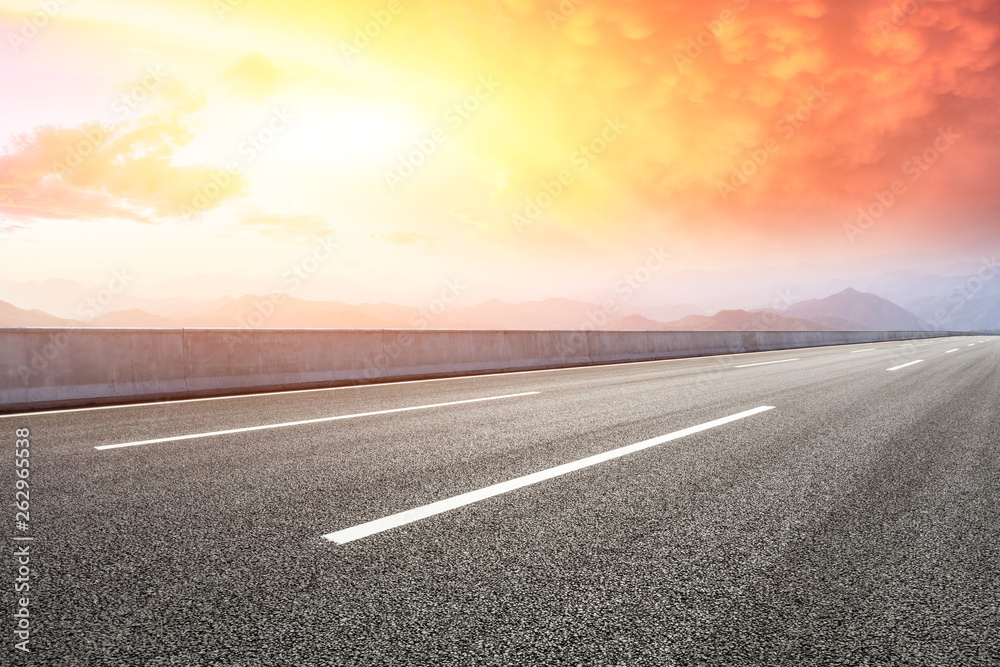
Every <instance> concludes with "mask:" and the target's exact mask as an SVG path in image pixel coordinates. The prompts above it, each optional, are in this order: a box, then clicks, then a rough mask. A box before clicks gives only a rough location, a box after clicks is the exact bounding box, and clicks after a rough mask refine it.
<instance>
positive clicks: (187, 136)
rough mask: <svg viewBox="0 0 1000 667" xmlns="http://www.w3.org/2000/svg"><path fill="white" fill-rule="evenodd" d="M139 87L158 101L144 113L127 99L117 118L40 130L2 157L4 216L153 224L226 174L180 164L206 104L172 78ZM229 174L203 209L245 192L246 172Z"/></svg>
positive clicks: (172, 214)
mask: <svg viewBox="0 0 1000 667" xmlns="http://www.w3.org/2000/svg"><path fill="white" fill-rule="evenodd" d="M140 89H141V90H143V91H145V92H146V93H147V94H146V95H143V97H144V98H145V97H147V96H149V97H152V98H153V99H154V101H153V102H152V108H151V109H150V110H148V111H146V112H145V113H142V114H139V111H138V109H139V107H138V106H137V105H134V104H132V102H130V100H134V99H135V98H136V97H137V96H133V97H123V98H121V99H120V100H119V102H118V103H116V106H115V113H116V117H115V119H113V120H111V119H108V120H105V121H102V122H91V123H85V124H83V125H80V126H78V127H74V128H64V127H52V126H47V127H40V128H37V129H35V130H34V131H33V132H31V133H30V134H26V135H22V136H19V137H16V138H15V139H14V140H13V141H12V142H11V143H10V144H9V146H8V147H7V150H6V151H5V152H4V153H3V154H2V155H0V183H2V185H0V215H2V216H4V217H6V218H13V219H22V220H23V219H32V218H36V219H45V218H50V219H51V218H55V219H72V218H79V219H88V218H122V219H129V220H136V221H141V222H153V221H155V220H158V219H161V218H170V217H175V216H179V215H181V214H182V212H183V208H184V206H188V207H191V206H192V204H191V202H192V201H193V200H194V198H195V197H196V196H197V193H198V192H199V191H200V190H203V189H204V188H205V186H206V184H209V183H213V182H214V180H213V176H214V177H218V176H219V173H220V172H218V170H215V169H213V168H210V167H206V166H201V165H193V166H187V165H185V166H182V165H178V164H175V163H174V161H173V157H174V154H175V153H176V152H177V151H178V150H179V149H180V148H182V147H184V146H186V145H187V144H188V143H190V142H191V141H192V139H193V134H192V131H191V127H190V119H191V116H192V115H193V114H194V113H196V112H197V111H198V110H199V108H200V107H201V106H202V105H203V103H204V102H203V100H202V99H201V98H200V97H199V96H197V95H195V94H193V93H191V91H190V90H188V89H187V88H186V87H185V86H184V85H183V84H181V83H180V82H179V81H177V80H174V79H170V78H166V77H164V78H163V79H156V80H155V81H154V80H148V79H147V80H144V81H143V82H140V83H137V84H135V86H133V88H132V90H133V91H135V90H140ZM143 108H146V107H143ZM133 115H136V117H134V118H133V117H132V116H133ZM227 176H229V177H228V178H226V179H218V178H216V179H215V180H220V181H223V180H224V181H225V182H226V185H225V186H224V187H222V188H220V189H219V192H218V195H217V196H215V197H213V198H210V199H205V202H204V204H201V205H200V206H198V207H197V208H200V209H201V210H209V209H212V208H216V207H217V206H219V205H220V204H221V203H222V202H223V201H226V200H227V199H229V198H231V197H234V196H237V195H239V194H240V193H241V192H242V191H243V189H244V187H245V181H244V180H243V178H242V177H241V176H239V175H238V174H237V175H227ZM199 203H200V202H199Z"/></svg>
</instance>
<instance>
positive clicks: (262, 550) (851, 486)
mask: <svg viewBox="0 0 1000 667" xmlns="http://www.w3.org/2000/svg"><path fill="white" fill-rule="evenodd" d="M980 341H982V342H980ZM949 350H954V351H952V352H949ZM917 361H919V362H920V363H913V362H917ZM768 362H780V363H768ZM748 364H763V365H748ZM890 368H895V369H897V370H888V369H890ZM497 397H505V398H497ZM479 399H492V400H479ZM470 401H472V402H470ZM438 404H446V405H438ZM431 405H436V407H423V406H431ZM998 406H1000V339H997V338H984V337H970V338H959V339H934V340H929V341H919V342H917V343H916V344H907V345H901V344H900V343H882V344H874V345H851V346H838V347H824V348H814V349H807V350H792V351H777V352H766V353H755V354H745V355H733V356H726V357H709V358H700V359H684V360H671V361H662V362H648V363H636V364H622V365H613V366H601V367H589V368H576V369H562V370H554V371H540V372H525V373H512V374H500V375H491V376H480V377H471V378H454V379H446V380H436V381H423V382H410V383H396V384H387V385H374V386H367V387H354V388H341V389H334V390H322V391H305V392H292V393H283V394H277V395H263V396H248V397H236V398H225V399H213V400H195V401H183V402H173V403H163V404H149V405H141V406H131V407H120V408H98V409H89V410H73V411H64V412H53V413H47V414H34V415H26V416H2V417H0V434H2V438H0V441H2V442H4V443H5V444H4V447H5V448H6V449H7V451H8V452H10V451H11V450H12V449H13V448H14V440H15V428H24V427H27V428H30V431H31V436H30V439H31V445H30V447H31V467H30V470H31V477H30V480H31V522H30V529H29V531H27V533H18V532H17V531H16V530H13V528H12V531H13V534H14V535H20V536H24V535H29V536H33V537H34V539H33V541H31V542H30V548H31V567H32V574H31V594H32V604H31V607H30V612H31V623H32V626H31V628H32V630H31V640H30V647H31V651H32V652H31V653H30V654H28V655H25V654H22V653H20V652H17V651H15V650H14V649H13V647H12V644H13V642H14V640H13V639H11V637H12V636H13V635H12V633H11V631H10V629H9V628H11V627H12V625H11V615H10V613H5V614H4V617H5V618H7V619H8V620H7V621H5V624H7V626H8V628H5V629H4V636H5V637H7V638H8V646H6V647H4V650H5V652H6V653H7V655H9V656H11V660H12V662H11V663H10V664H37V665H184V666H191V665H229V666H249V665H517V666H521V665H576V664H580V665H623V666H625V665H628V666H631V665H657V666H659V665H695V664H719V665H732V664H736V665H755V664H761V665H811V664H817V665H818V664H823V665H829V664H844V665H886V664H899V665H903V664H905V665H989V664H994V665H995V664H1000V608H998V607H1000V407H998ZM400 408H419V409H412V410H406V411H398V410H399V409H400ZM755 408H762V410H760V411H758V412H756V413H753V414H748V415H745V416H742V417H741V418H739V419H736V420H733V421H729V422H728V423H721V424H717V425H714V426H712V425H711V424H710V423H711V422H714V421H715V420H719V419H721V418H725V417H730V416H734V415H740V414H741V413H744V412H746V411H751V410H754V409H755ZM763 408H772V409H766V410H765V409H763ZM387 411H391V412H387ZM367 413H378V414H367ZM349 415H363V416H356V417H350V418H343V419H338V420H327V418H329V417H334V416H339V417H345V416H349ZM309 420H325V421H311V422H309V423H299V424H293V425H285V426H281V427H277V428H261V429H257V430H250V431H248V430H242V429H247V428H250V427H257V426H273V425H278V424H288V423H289V422H302V421H309ZM706 424H709V426H704V427H703V428H702V429H701V430H698V429H692V431H693V432H688V433H687V434H686V435H685V432H684V430H685V429H691V427H698V426H703V425H706ZM218 431H234V432H229V433H221V434H215V435H201V434H207V433H214V432H218ZM678 432H681V433H678ZM670 434H674V435H673V436H672V438H668V439H663V438H661V440H665V441H662V442H660V441H653V445H655V446H648V447H646V448H644V449H641V450H639V451H628V450H625V451H624V452H619V453H623V455H621V456H618V457H617V458H608V459H607V460H597V461H596V462H593V464H592V465H589V466H588V467H582V468H581V469H577V470H572V471H568V472H565V474H558V473H559V472H560V470H561V469H556V470H555V471H554V472H552V473H551V476H550V477H549V478H548V479H544V480H541V481H537V482H536V483H533V484H529V485H521V486H520V487H519V488H512V489H510V490H507V491H506V492H504V493H500V494H499V495H492V496H489V494H488V493H487V494H480V496H482V495H487V496H489V497H481V498H480V497H479V496H476V495H475V494H473V495H472V496H469V495H463V494H470V493H471V492H476V491H479V490H482V489H487V488H489V487H491V485H496V484H499V483H503V482H508V481H511V480H517V479H518V478H521V477H522V476H525V475H530V474H533V473H538V472H541V471H552V469H553V468H554V467H556V466H562V465H564V464H568V463H572V462H575V461H581V460H586V459H587V457H593V456H595V455H599V454H602V453H606V452H613V451H615V450H617V449H619V448H623V447H627V446H629V445H633V444H637V443H643V442H645V443H646V444H647V445H649V444H650V443H649V442H647V441H650V440H651V439H655V438H660V437H661V436H666V435H670ZM184 435H190V436H196V437H191V438H188V439H183V440H171V441H162V442H153V443H147V444H133V443H137V442H144V441H148V440H155V439H160V438H169V437H174V436H184ZM109 445H131V446H124V447H116V448H109V449H97V447H105V446H109ZM4 458H5V460H7V461H8V465H9V466H10V470H9V471H8V472H7V473H3V474H2V475H0V489H2V493H3V495H4V497H5V498H12V497H13V495H14V488H13V485H14V481H13V480H14V463H13V457H12V456H11V455H10V454H8V455H6V456H5V457H4ZM455 497H459V498H460V499H464V500H467V501H468V502H467V503H466V504H464V505H463V506H461V507H458V508H456V509H451V510H449V511H444V512H441V513H436V514H435V513H431V514H429V515H427V516H418V517H417V518H416V519H415V520H413V521H412V522H410V523H405V524H403V525H399V526H397V527H391V528H389V529H387V530H381V531H379V532H373V533H371V534H367V535H361V536H360V537H358V535H359V534H360V533H359V532H357V531H355V532H353V533H352V532H351V530H352V529H354V528H356V527H358V526H364V525H365V524H367V523H368V522H371V521H375V520H379V519H382V518H384V517H390V516H393V515H396V514H397V513H400V512H403V511H406V510H411V509H415V508H421V507H426V506H428V505H430V504H432V503H436V502H439V501H443V500H446V499H451V498H455ZM7 507H8V512H9V513H10V514H11V515H12V516H11V518H10V520H8V522H7V523H8V525H13V512H14V508H13V506H12V504H11V503H8V504H7ZM410 518H413V516H412V515H411V516H410ZM404 519H405V517H404V518H403V519H400V521H402V520H404ZM361 532H362V533H363V532H364V531H361ZM338 535H339V536H340V537H345V536H347V537H351V540H350V541H347V540H345V541H344V543H338V541H333V537H331V536H338ZM7 540H8V543H9V544H10V545H14V546H13V547H12V548H14V547H16V546H17V545H19V544H25V542H14V541H12V538H10V537H9V538H7ZM3 571H4V572H5V576H7V577H8V579H7V581H8V582H10V581H12V580H13V579H14V577H15V576H16V572H15V562H14V560H13V559H12V558H10V557H8V558H5V559H4V570H3ZM3 590H4V591H5V593H4V603H5V607H4V608H5V609H6V610H9V609H11V608H13V607H14V599H13V595H12V593H11V592H10V591H11V590H12V586H11V584H10V583H4V584H3Z"/></svg>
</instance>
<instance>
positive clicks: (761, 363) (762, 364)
mask: <svg viewBox="0 0 1000 667" xmlns="http://www.w3.org/2000/svg"><path fill="white" fill-rule="evenodd" d="M789 361H799V359H779V360H778V361H762V362H760V363H759V364H742V365H740V366H733V368H750V367H751V366H768V365H770V364H784V363H787V362H789Z"/></svg>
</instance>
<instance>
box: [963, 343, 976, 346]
mask: <svg viewBox="0 0 1000 667" xmlns="http://www.w3.org/2000/svg"><path fill="white" fill-rule="evenodd" d="M973 345H975V343H969V344H968V345H966V346H965V347H972V346H973Z"/></svg>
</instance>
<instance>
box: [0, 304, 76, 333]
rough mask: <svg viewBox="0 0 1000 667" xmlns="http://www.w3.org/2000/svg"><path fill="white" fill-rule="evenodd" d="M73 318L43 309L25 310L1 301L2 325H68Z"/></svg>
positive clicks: (0, 320)
mask: <svg viewBox="0 0 1000 667" xmlns="http://www.w3.org/2000/svg"><path fill="white" fill-rule="evenodd" d="M73 324H75V323H74V322H73V321H72V320H64V319H62V318H61V317H55V316H54V315H49V314H48V313H46V312H43V311H41V310H24V309H22V308H18V307H17V306H14V305H12V304H9V303H7V302H6V301H0V326H2V327H66V326H72V325H73Z"/></svg>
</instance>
